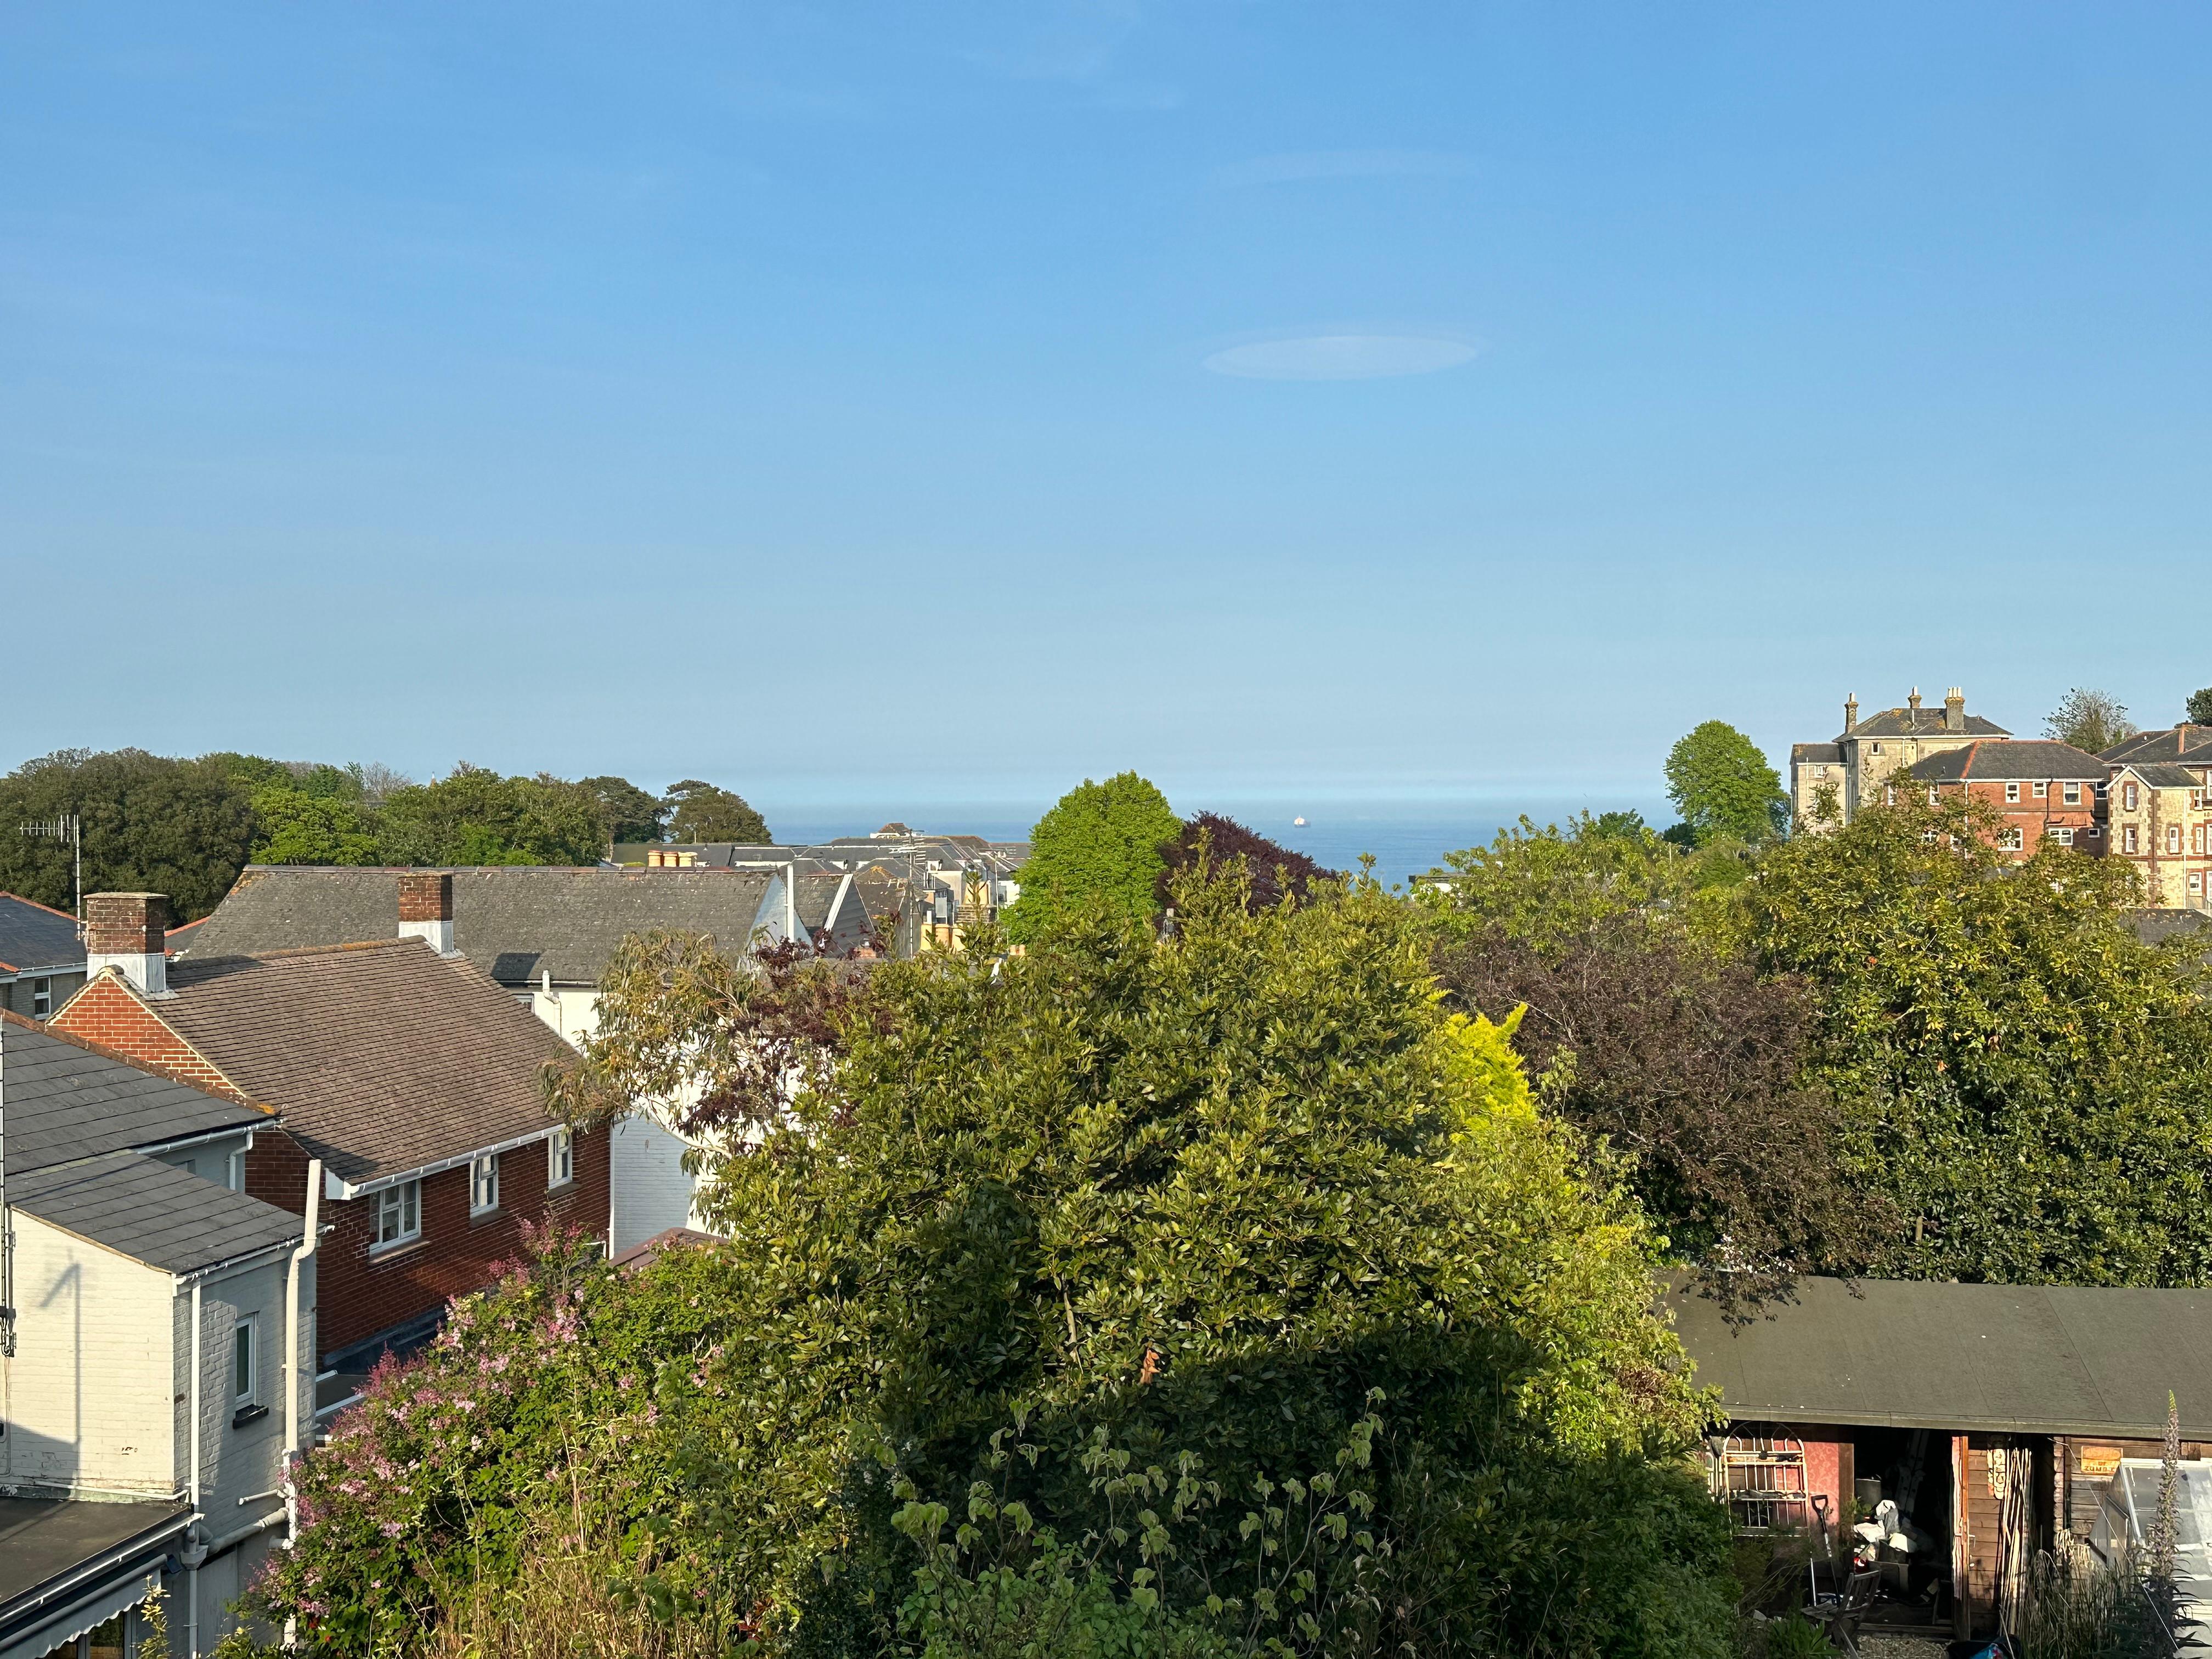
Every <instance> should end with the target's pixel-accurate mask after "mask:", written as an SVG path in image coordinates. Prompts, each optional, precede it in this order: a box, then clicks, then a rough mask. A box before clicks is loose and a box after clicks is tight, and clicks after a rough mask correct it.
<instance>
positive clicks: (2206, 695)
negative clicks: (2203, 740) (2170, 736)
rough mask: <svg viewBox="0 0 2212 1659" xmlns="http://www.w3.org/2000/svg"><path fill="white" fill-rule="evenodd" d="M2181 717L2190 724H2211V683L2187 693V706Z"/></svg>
mask: <svg viewBox="0 0 2212 1659" xmlns="http://www.w3.org/2000/svg"><path fill="white" fill-rule="evenodd" d="M2181 717H2182V719H2184V720H2187V721H2188V722H2189V723H2190V724H2191V725H2192V726H2212V685H2208V686H2204V687H2203V688H2201V689H2200V690H2195V691H2191V693H2190V694H2189V706H2188V707H2187V708H2185V709H2183V710H2182V711H2181Z"/></svg>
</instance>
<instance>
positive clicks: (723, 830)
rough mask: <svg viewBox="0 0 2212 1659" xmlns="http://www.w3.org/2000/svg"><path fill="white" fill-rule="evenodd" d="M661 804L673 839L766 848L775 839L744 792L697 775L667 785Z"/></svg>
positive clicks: (670, 837)
mask: <svg viewBox="0 0 2212 1659" xmlns="http://www.w3.org/2000/svg"><path fill="white" fill-rule="evenodd" d="M661 805H663V806H664V807H665V809H666V810H667V811H668V812H669V813H670V815H671V816H670V819H669V824H668V836H669V839H670V840H671V841H680V842H690V843H693V844H696V843H699V842H716V841H721V842H735V843H736V844H737V845H738V846H740V847H766V846H769V845H770V844H771V843H772V842H774V840H775V837H773V836H770V835H769V832H768V821H767V820H766V819H765V818H763V817H761V815H760V814H759V813H757V812H756V811H753V809H752V808H751V807H750V806H749V805H746V803H745V798H744V796H743V795H739V794H734V793H732V792H731V791H729V790H727V789H720V788H717V787H715V786H714V785H713V784H711V783H702V782H701V781H699V780H698V779H696V778H685V779H684V781H682V782H680V783H671V784H670V785H669V786H668V793H667V794H666V795H665V796H663V797H662V798H661Z"/></svg>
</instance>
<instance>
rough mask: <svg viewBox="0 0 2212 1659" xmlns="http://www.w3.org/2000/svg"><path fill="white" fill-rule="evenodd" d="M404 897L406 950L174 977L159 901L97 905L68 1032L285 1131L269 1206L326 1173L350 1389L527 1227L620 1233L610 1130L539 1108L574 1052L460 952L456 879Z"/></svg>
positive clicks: (325, 1278) (357, 948) (293, 956)
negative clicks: (582, 1127) (552, 1072)
mask: <svg viewBox="0 0 2212 1659" xmlns="http://www.w3.org/2000/svg"><path fill="white" fill-rule="evenodd" d="M403 882H404V887H403V892H402V896H401V906H400V930H401V933H403V935H404V937H401V938H397V939H378V940H369V941H363V942H362V943H358V944H349V945H332V946H328V947H325V948H320V949H313V950H301V951H270V952H266V953H264V954H260V955H254V956H234V957H208V958H205V959H203V958H201V957H197V956H196V957H193V958H191V959H190V960H189V961H184V962H179V963H173V964H172V963H170V962H169V961H168V959H167V955H166V952H165V949H164V945H165V939H164V924H165V922H166V921H167V901H166V900H165V899H164V898H163V896H161V895H160V894H158V893H99V894H93V895H89V896H88V897H87V899H86V901H85V907H86V920H87V923H88V935H87V939H86V944H87V968H88V973H89V975H90V977H89V978H88V981H87V982H86V984H85V986H84V987H83V988H82V990H80V991H79V992H78V993H77V994H76V996H74V997H72V998H71V999H70V1001H69V1003H68V1005H67V1006H65V1007H64V1008H63V1009H62V1010H61V1012H59V1013H58V1014H57V1015H55V1017H54V1019H53V1022H52V1023H53V1024H54V1026H55V1027H56V1028H58V1029H59V1030H64V1031H67V1032H69V1033H70V1034H71V1035H73V1036H81V1037H84V1038H87V1039H89V1040H91V1041H93V1042H100V1043H103V1044H105V1045H106V1047H108V1048H112V1049H113V1050H115V1051H117V1052H118V1053H119V1054H124V1055H126V1056H128V1057H130V1058H131V1059H134V1060H139V1061H141V1062H142V1063H144V1064H146V1065H149V1066H155V1067H156V1068H158V1069H160V1070H161V1071H164V1072H167V1073H170V1074H171V1075H173V1076H177V1077H182V1078H186V1079H192V1080H194V1081H197V1082H199V1083H202V1084H204V1085H206V1086H207V1087H209V1088H210V1089H213V1090H215V1091H217V1092H219V1093H222V1094H224V1095H227V1096H228V1097H230V1098H232V1099H234V1100H238V1101H240V1102H243V1103H246V1104H247V1105H250V1106H253V1107H256V1108H258V1109H260V1110H262V1111H264V1112H267V1113H270V1115H272V1116H273V1117H274V1119H275V1122H274V1123H273V1124H272V1125H271V1126H270V1127H267V1128H264V1129H262V1130H260V1131H259V1132H258V1133H257V1134H256V1135H255V1136H254V1141H253V1150H252V1152H251V1153H250V1154H248V1156H247V1159H246V1191H247V1192H248V1193H250V1194H252V1195H253V1196H254V1197H257V1198H260V1199H264V1200H267V1201H268V1202H270V1203H271V1204H276V1205H278V1206H282V1207H283V1208H285V1209H288V1210H291V1211H294V1212H299V1211H300V1210H301V1208H302V1206H303V1205H304V1201H305V1189H304V1181H305V1176H306V1173H307V1160H308V1159H309V1158H320V1159H322V1161H323V1170H324V1202H323V1213H324V1216H325V1219H326V1223H327V1231H326V1236H325V1239H324V1243H323V1246H322V1251H321V1260H320V1267H319V1291H318V1307H317V1310H316V1316H317V1321H318V1324H317V1347H318V1352H319V1356H320V1362H321V1364H322V1365H323V1367H324V1368H325V1370H337V1371H341V1372H345V1373H354V1372H357V1371H360V1370H365V1369H367V1367H368V1364H370V1363H371V1362H372V1361H373V1360H374V1357H375V1355H376V1354H377V1353H379V1352H383V1351H385V1350H386V1349H392V1348H398V1349H401V1350H404V1349H405V1348H407V1347H409V1346H412V1345H413V1344H414V1343H416V1342H418V1341H420V1340H422V1338H424V1337H426V1336H427V1335H428V1334H429V1333H430V1332H431V1331H433V1330H435V1328H436V1325H437V1322H438V1320H439V1318H440V1316H441V1314H442V1311H443V1310H444V1307H445V1304H446V1303H447V1300H448V1299H449V1298H451V1297H454V1296H457V1295H460V1294H462V1293H465V1292H466V1291H474V1290H478V1289H481V1288H483V1286H485V1285H489V1283H491V1282H492V1279H493V1277H494V1267H495V1264H497V1263H499V1262H501V1261H513V1260H514V1259H516V1257H517V1256H518V1255H520V1253H521V1252H522V1251H523V1249H524V1239H523V1225H524V1224H525V1223H530V1224H532V1225H544V1224H546V1223H560V1224H563V1225H569V1226H573V1227H577V1228H580V1229H582V1230H583V1231H586V1232H587V1233H589V1234H592V1236H595V1237H602V1238H604V1236H605V1230H606V1225H607V1215H608V1204H609V1191H608V1156H607V1145H606V1136H605V1133H604V1132H603V1131H594V1132H592V1133H586V1134H581V1135H575V1136H573V1137H572V1136H571V1135H570V1133H569V1132H568V1130H567V1129H565V1128H564V1127H562V1126H561V1125H559V1124H558V1123H556V1122H555V1121H553V1120H552V1119H551V1118H550V1117H549V1116H548V1115H546V1112H545V1109H544V1104H543V1102H542V1098H541V1097H540V1095H539V1093H538V1076H539V1073H540V1070H541V1068H542V1067H543V1066H544V1063H545V1062H546V1061H547V1060H551V1059H554V1058H556V1057H557V1056H559V1055H562V1054H567V1053H568V1052H569V1050H568V1045H567V1044H566V1043H565V1042H562V1039H561V1038H560V1037H559V1036H556V1034H555V1033H554V1032H552V1031H551V1030H548V1029H547V1028H546V1026H545V1025H544V1024H543V1023H542V1022H541V1021H539V1020H538V1018H535V1017H534V1016H533V1015H532V1013H531V1012H530V1011H529V1010H528V1009H527V1008H525V1007H523V1006H520V1005H519V1004H518V1003H517V1002H516V1000H515V999H514V997H513V995H512V994H510V993H509V992H507V991H506V990H504V989H502V988H501V987H500V986H499V985H498V984H497V983H496V982H495V981H493V980H492V979H491V978H490V977H489V975H486V974H485V973H484V972H483V970H482V969H478V968H477V967H475V966H473V965H471V963H469V962H468V960H467V959H466V958H465V957H462V956H460V955H459V953H458V952H456V951H454V950H453V886H452V878H451V877H449V876H446V875H442V874H438V873H433V872H423V873H421V874H415V873H410V874H409V875H408V876H406V877H404V878H403Z"/></svg>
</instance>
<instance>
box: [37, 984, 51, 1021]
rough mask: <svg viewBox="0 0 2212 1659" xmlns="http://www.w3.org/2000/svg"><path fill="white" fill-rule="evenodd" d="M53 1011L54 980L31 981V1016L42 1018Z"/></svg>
mask: <svg viewBox="0 0 2212 1659" xmlns="http://www.w3.org/2000/svg"><path fill="white" fill-rule="evenodd" d="M53 1011H54V982H53V981H52V980H50V979H34V980H33V981H31V1018H33V1019H44V1018H46V1016H47V1015H49V1014H51V1013H52V1012H53Z"/></svg>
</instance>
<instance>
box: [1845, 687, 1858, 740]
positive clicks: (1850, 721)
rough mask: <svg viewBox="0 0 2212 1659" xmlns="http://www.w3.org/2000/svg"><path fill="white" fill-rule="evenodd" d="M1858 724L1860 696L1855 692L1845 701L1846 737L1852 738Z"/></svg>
mask: <svg viewBox="0 0 2212 1659" xmlns="http://www.w3.org/2000/svg"><path fill="white" fill-rule="evenodd" d="M1858 723H1859V694H1858V693H1857V692H1856V691H1854V692H1852V693H1851V694H1850V696H1847V697H1845V698H1844V736H1845V737H1847V738H1848V737H1849V736H1850V734H1851V733H1852V732H1854V731H1855V730H1857V726H1858Z"/></svg>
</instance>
